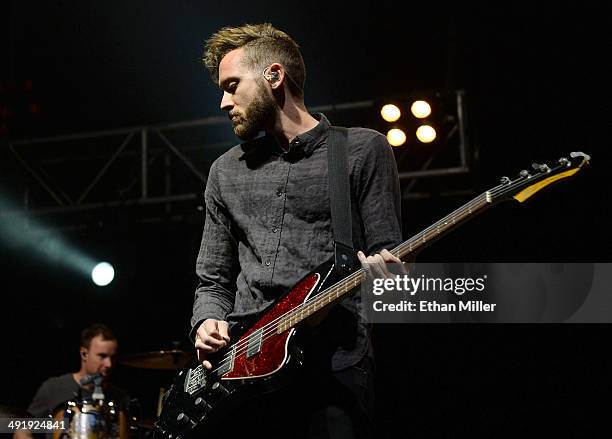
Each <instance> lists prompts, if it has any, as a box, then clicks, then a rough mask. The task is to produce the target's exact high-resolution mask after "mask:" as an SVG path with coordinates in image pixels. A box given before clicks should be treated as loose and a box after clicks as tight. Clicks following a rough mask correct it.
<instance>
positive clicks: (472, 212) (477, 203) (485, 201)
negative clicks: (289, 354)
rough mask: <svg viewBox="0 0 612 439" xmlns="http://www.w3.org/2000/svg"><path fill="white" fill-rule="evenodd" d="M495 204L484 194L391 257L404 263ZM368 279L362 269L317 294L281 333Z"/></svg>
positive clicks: (285, 320) (285, 319)
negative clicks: (414, 254) (415, 253)
mask: <svg viewBox="0 0 612 439" xmlns="http://www.w3.org/2000/svg"><path fill="white" fill-rule="evenodd" d="M491 204H492V197H491V191H487V192H484V193H483V194H481V195H479V196H478V197H476V198H474V199H473V200H471V201H470V202H468V203H466V204H465V205H463V206H461V207H460V208H459V209H457V210H455V211H454V212H452V213H450V214H449V215H447V216H445V217H444V218H442V219H441V220H440V221H438V222H436V223H435V224H433V225H431V226H429V227H428V228H426V229H425V230H423V231H422V232H420V233H417V234H416V235H415V236H413V237H412V238H410V239H409V240H407V241H405V242H403V243H402V244H400V245H398V246H397V247H395V248H394V249H393V250H391V253H392V254H394V255H395V256H397V257H398V258H400V259H403V258H405V257H406V256H408V255H410V254H412V253H414V252H416V251H417V250H421V249H423V248H424V247H425V246H426V245H428V244H431V243H432V242H434V241H435V240H436V239H437V238H439V237H441V236H442V235H443V234H445V233H447V232H450V231H451V230H453V229H455V228H456V227H458V226H459V225H461V224H463V223H464V222H465V221H467V220H468V219H470V218H472V217H474V216H476V215H477V214H479V213H481V212H482V211H484V210H485V209H486V208H487V207H489V206H491ZM364 279H365V273H364V271H363V269H362V268H361V269H359V270H357V271H355V272H354V273H352V274H350V275H349V276H347V277H346V278H344V279H343V280H341V281H340V282H338V283H336V284H335V285H333V286H331V287H329V288H328V289H326V290H325V291H323V292H321V293H319V294H317V295H316V296H315V297H313V298H312V299H310V300H308V301H307V302H305V303H303V304H302V305H301V306H299V307H297V308H296V309H294V310H293V311H291V312H290V313H288V314H287V315H286V316H284V317H283V318H282V319H281V320H280V321H279V323H278V330H277V332H278V333H281V332H283V331H285V330H287V329H289V328H291V327H293V326H295V325H297V324H298V323H300V322H301V321H303V320H305V319H307V318H308V317H310V316H311V315H313V314H315V313H316V312H317V311H319V310H321V309H323V308H325V307H327V306H328V305H330V304H331V303H333V302H335V301H337V300H339V299H340V298H342V297H343V296H345V295H347V294H348V293H350V292H351V291H352V290H353V289H355V288H357V287H358V286H359V285H360V284H361V282H362V281H363V280H364Z"/></svg>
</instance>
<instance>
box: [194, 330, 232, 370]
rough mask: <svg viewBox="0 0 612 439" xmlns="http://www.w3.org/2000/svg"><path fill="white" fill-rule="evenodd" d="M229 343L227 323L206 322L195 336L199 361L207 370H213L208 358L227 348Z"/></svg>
mask: <svg viewBox="0 0 612 439" xmlns="http://www.w3.org/2000/svg"><path fill="white" fill-rule="evenodd" d="M229 341H230V337H229V334H228V324H227V322H225V321H223V320H214V319H206V320H204V321H203V322H202V324H201V325H200V327H199V328H198V330H197V331H196V336H195V347H196V350H197V354H198V360H199V361H200V362H201V363H202V365H203V366H204V367H205V368H206V369H211V368H212V364H211V363H210V361H208V360H207V359H206V358H207V356H208V355H210V354H214V353H215V352H217V351H218V350H219V349H221V348H224V347H225V346H227V344H228V343H229Z"/></svg>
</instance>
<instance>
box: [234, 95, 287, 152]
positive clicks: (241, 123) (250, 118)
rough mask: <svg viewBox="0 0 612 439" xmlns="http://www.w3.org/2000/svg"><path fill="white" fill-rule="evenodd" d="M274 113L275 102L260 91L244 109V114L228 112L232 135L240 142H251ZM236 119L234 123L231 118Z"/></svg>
mask: <svg viewBox="0 0 612 439" xmlns="http://www.w3.org/2000/svg"><path fill="white" fill-rule="evenodd" d="M275 112H276V101H275V100H274V98H272V96H270V95H269V94H268V93H266V91H265V90H264V89H260V92H259V95H258V96H256V97H255V98H254V99H253V100H252V101H251V102H250V103H249V105H248V106H247V107H246V109H245V110H244V113H243V114H241V113H239V112H234V113H232V112H230V114H229V116H230V117H231V118H232V123H233V124H234V134H236V136H238V137H239V138H240V139H242V140H251V139H253V138H255V136H257V134H258V133H259V132H260V131H261V130H263V129H264V127H265V125H266V123H268V122H269V121H270V120H271V119H272V118H273V117H274V113H275ZM234 117H236V121H237V122H236V123H234V122H233V118H234Z"/></svg>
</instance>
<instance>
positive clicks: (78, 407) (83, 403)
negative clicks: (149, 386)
mask: <svg viewBox="0 0 612 439" xmlns="http://www.w3.org/2000/svg"><path fill="white" fill-rule="evenodd" d="M190 358H191V354H189V353H187V352H184V351H182V350H179V349H173V350H168V351H153V352H142V353H137V354H129V355H125V356H123V357H121V358H119V364H122V365H125V366H129V367H135V368H141V369H154V370H160V371H171V372H173V373H174V372H175V371H177V370H180V369H182V368H183V367H184V366H185V365H186V364H187V362H188V361H189V360H190ZM164 392H165V389H164V388H160V389H159V397H158V398H157V404H156V405H157V407H156V410H155V411H156V415H157V416H159V413H160V412H161V401H162V396H163V394H164ZM94 395H95V391H94ZM134 407H135V408H134ZM54 418H55V420H58V421H61V420H63V421H64V423H65V424H64V425H65V426H66V427H65V428H66V429H65V430H57V431H56V433H54V434H53V439H65V438H68V439H128V438H129V439H149V438H152V437H153V420H151V419H141V417H140V403H139V402H138V400H132V401H131V404H130V408H128V409H127V410H126V409H122V408H119V407H118V406H117V405H116V401H104V400H97V401H96V400H84V399H82V400H73V401H68V402H67V403H66V404H64V405H63V406H62V407H60V409H58V410H57V411H56V413H55V415H54Z"/></svg>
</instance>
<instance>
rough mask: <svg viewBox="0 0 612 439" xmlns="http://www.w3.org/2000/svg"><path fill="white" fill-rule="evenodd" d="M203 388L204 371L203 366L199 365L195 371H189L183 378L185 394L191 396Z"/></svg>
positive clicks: (204, 384)
mask: <svg viewBox="0 0 612 439" xmlns="http://www.w3.org/2000/svg"><path fill="white" fill-rule="evenodd" d="M204 386H206V371H205V370H204V366H202V365H199V366H198V367H196V368H195V369H189V372H187V376H186V377H185V386H184V388H185V392H187V393H189V394H190V395H193V394H194V393H195V392H197V391H198V390H200V389H201V388H203V387H204Z"/></svg>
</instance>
